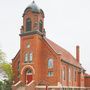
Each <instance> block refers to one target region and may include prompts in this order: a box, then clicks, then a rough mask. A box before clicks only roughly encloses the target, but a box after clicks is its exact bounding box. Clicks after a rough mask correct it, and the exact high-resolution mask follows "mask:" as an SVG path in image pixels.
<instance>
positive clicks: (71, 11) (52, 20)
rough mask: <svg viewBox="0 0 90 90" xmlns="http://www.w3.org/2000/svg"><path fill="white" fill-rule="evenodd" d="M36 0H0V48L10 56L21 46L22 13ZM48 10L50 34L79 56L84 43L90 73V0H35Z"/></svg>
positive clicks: (83, 55) (82, 57) (84, 62)
mask: <svg viewBox="0 0 90 90" xmlns="http://www.w3.org/2000/svg"><path fill="white" fill-rule="evenodd" d="M31 2H32V0H0V48H1V49H2V50H3V51H4V52H5V53H6V55H7V60H8V61H10V62H11V59H12V58H13V57H14V56H15V55H16V53H17V52H18V50H19V48H20V38H19V33H20V27H21V26H22V22H23V18H22V14H23V11H24V10H25V8H26V7H27V6H28V5H29V4H30V3H31ZM35 2H36V3H37V5H38V6H39V7H40V8H42V9H43V11H44V13H45V23H44V27H45V30H46V34H47V37H48V38H49V39H51V40H52V41H54V42H56V43H57V44H59V45H60V46H62V47H63V48H65V49H66V50H68V51H69V52H71V53H72V55H73V56H75V50H76V45H80V62H81V63H82V65H83V67H84V68H85V69H86V70H87V72H89V73H90V69H89V68H90V65H89V64H90V60H89V59H90V55H89V54H90V40H89V39H90V0H35Z"/></svg>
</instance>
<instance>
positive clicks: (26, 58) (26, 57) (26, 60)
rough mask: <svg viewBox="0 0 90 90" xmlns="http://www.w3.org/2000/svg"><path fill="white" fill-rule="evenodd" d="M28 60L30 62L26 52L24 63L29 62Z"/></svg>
mask: <svg viewBox="0 0 90 90" xmlns="http://www.w3.org/2000/svg"><path fill="white" fill-rule="evenodd" d="M27 62H28V53H26V54H25V57H24V63H27Z"/></svg>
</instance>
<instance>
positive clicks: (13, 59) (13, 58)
mask: <svg viewBox="0 0 90 90" xmlns="http://www.w3.org/2000/svg"><path fill="white" fill-rule="evenodd" d="M19 53H20V50H19V51H18V53H17V54H16V56H15V57H14V58H13V59H12V60H14V59H15V58H16V57H17V55H18V54H19Z"/></svg>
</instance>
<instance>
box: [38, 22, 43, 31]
mask: <svg viewBox="0 0 90 90" xmlns="http://www.w3.org/2000/svg"><path fill="white" fill-rule="evenodd" d="M42 29H43V22H42V21H41V20H40V22H39V30H40V31H41V32H42Z"/></svg>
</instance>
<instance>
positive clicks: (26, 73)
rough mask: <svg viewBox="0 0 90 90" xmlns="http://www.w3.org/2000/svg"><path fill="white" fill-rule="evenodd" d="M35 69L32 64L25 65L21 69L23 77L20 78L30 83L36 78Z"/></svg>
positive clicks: (25, 82)
mask: <svg viewBox="0 0 90 90" xmlns="http://www.w3.org/2000/svg"><path fill="white" fill-rule="evenodd" d="M34 74H35V70H34V68H33V67H32V66H31V65H25V66H24V67H23V68H22V69H21V78H20V80H21V81H22V82H23V83H24V84H29V83H30V82H31V81H32V80H33V79H34V78H33V77H34Z"/></svg>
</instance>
